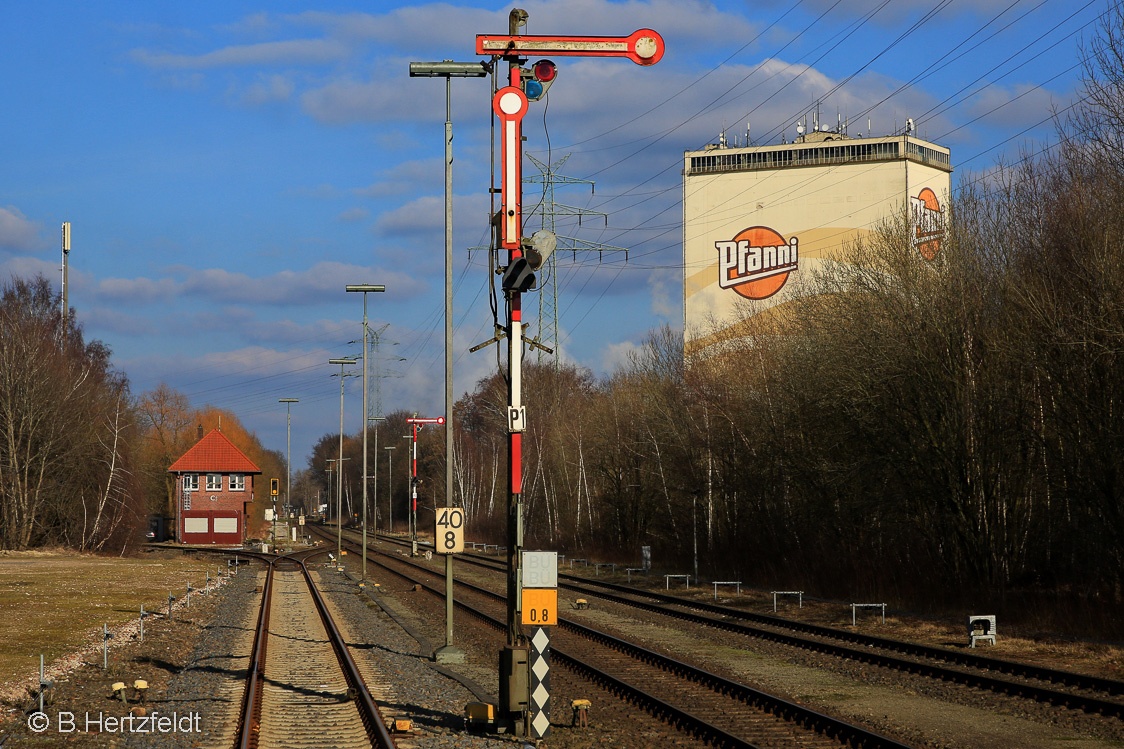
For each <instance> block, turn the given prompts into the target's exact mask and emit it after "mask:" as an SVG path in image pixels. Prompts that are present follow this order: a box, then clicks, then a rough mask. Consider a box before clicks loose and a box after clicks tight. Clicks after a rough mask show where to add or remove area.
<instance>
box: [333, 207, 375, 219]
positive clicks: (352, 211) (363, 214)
mask: <svg viewBox="0 0 1124 749" xmlns="http://www.w3.org/2000/svg"><path fill="white" fill-rule="evenodd" d="M370 215H371V212H370V211H368V210H367V209H366V208H348V209H347V210H346V211H343V212H342V213H340V214H339V215H338V216H336V221H342V222H344V223H354V222H356V221H363V220H364V219H366V218H368V217H369V216H370Z"/></svg>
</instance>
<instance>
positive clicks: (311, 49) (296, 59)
mask: <svg viewBox="0 0 1124 749" xmlns="http://www.w3.org/2000/svg"><path fill="white" fill-rule="evenodd" d="M347 54H348V50H347V48H346V47H345V46H344V45H343V44H341V43H340V42H337V41H334V40H331V39H293V40H289V41H281V42H261V43H259V44H243V45H234V46H229V47H223V48H222V49H217V50H214V51H212V52H204V53H203V54H199V55H187V54H176V53H173V52H159V51H155V52H154V51H149V50H146V49H134V50H133V51H132V52H131V53H130V56H131V57H132V59H133V60H134V61H135V62H137V63H139V64H141V65H144V66H146V67H150V68H163V69H174V70H201V69H206V68H229V67H245V66H253V65H302V64H322V63H328V62H335V61H337V60H340V59H342V58H344V57H346V56H347Z"/></svg>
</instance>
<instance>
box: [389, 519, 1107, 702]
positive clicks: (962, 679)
mask: <svg viewBox="0 0 1124 749" xmlns="http://www.w3.org/2000/svg"><path fill="white" fill-rule="evenodd" d="M387 540H389V541H391V542H392V543H398V540H397V539H393V538H390V539H387ZM458 557H459V558H460V560H461V561H463V562H467V563H470V564H474V565H477V566H479V567H483V568H485V569H488V570H491V571H494V572H501V573H502V572H504V571H505V570H506V567H505V566H504V565H503V564H502V563H501V562H499V561H498V560H495V559H493V558H490V557H486V556H482V555H477V554H471V553H465V554H461V555H458ZM558 578H559V583H558V585H559V587H560V588H565V589H567V590H571V591H574V592H575V593H578V594H580V595H583V596H596V597H598V598H601V599H604V600H607V601H612V602H614V603H617V604H621V605H624V606H629V607H633V608H637V609H641V610H644V611H648V612H652V613H656V614H662V615H665V616H669V617H673V618H676V619H680V620H683V621H687V622H690V623H691V624H695V625H699V626H705V627H712V628H715V629H721V630H725V631H729V632H735V633H737V634H740V635H744V636H746V637H750V638H755V639H762V640H768V641H770V642H775V643H779V644H781V645H785V646H788V647H793V648H798V649H802V650H808V651H814V652H818V653H823V654H825V655H830V656H833V657H837V658H843V659H848V660H853V661H857V662H860V663H865V664H870V665H873V666H877V667H879V668H886V669H891V670H896V671H901V672H904V673H910V674H915V675H918V676H923V677H926V678H930V679H935V680H939V681H943V682H948V683H955V684H962V685H965V686H969V687H974V688H979V689H987V690H990V691H992V692H995V693H997V694H1003V695H1009V696H1013V697H1021V698H1025V699H1031V700H1035V701H1038V702H1041V703H1045V704H1049V705H1054V706H1058V707H1063V708H1068V709H1072V710H1080V711H1083V712H1087V713H1093V714H1098V715H1104V716H1108V717H1113V718H1117V719H1124V700H1121V699H1120V698H1121V696H1124V682H1120V681H1115V680H1112V679H1104V678H1100V677H1095V676H1089V675H1085V674H1079V673H1075V672H1073V671H1064V670H1060V669H1052V668H1045V667H1041V666H1035V665H1032V664H1026V663H1018V662H1014V661H1007V660H1002V659H999V658H991V657H988V656H983V655H977V654H975V653H965V652H962V651H956V650H949V649H945V648H938V647H932V646H927V645H922V644H918V643H911V642H905V641H901V640H892V639H889V638H884V637H876V636H873V635H867V634H863V633H860V632H850V631H846V630H841V629H836V628H833V627H825V626H821V625H817V624H810V623H807V622H800V621H795V620H791V619H784V618H782V617H776V616H769V615H766V614H756V613H753V612H749V611H745V610H742V609H736V608H731V607H727V606H720V605H717V604H710V603H707V602H706V601H685V600H683V599H681V598H678V597H676V596H672V595H664V594H661V593H659V592H656V591H647V590H641V589H638V588H632V587H629V586H624V585H619V584H615V583H610V582H602V581H591V580H588V579H586V578H580V577H577V576H574V575H567V574H564V573H561V572H559V575H558ZM1007 677H1013V678H1007Z"/></svg>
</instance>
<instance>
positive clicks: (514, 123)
mask: <svg viewBox="0 0 1124 749" xmlns="http://www.w3.org/2000/svg"><path fill="white" fill-rule="evenodd" d="M527 17H528V16H527V12H526V11H525V10H522V9H520V8H515V9H513V10H512V11H511V13H510V15H509V16H508V27H509V28H508V32H509V33H508V35H507V36H499V35H492V34H480V35H477V37H476V53H477V54H479V55H487V56H491V57H492V58H493V63H492V64H493V65H494V64H495V63H496V62H498V61H499V60H500V59H503V60H506V61H507V63H508V66H509V67H508V81H509V84H508V85H507V86H504V87H503V88H500V89H499V90H498V91H496V93H495V95H494V96H493V98H492V110H493V111H494V112H495V114H496V117H498V118H499V120H500V123H501V133H502V135H501V139H502V141H503V143H502V148H501V149H500V151H501V162H502V170H501V181H502V184H501V189H500V195H501V199H500V203H501V208H500V210H501V212H502V215H500V216H497V217H495V218H496V219H498V220H497V221H496V223H497V224H498V226H499V235H500V236H499V247H500V248H502V249H504V250H507V252H508V266H509V267H510V266H512V264H514V263H515V262H516V261H519V260H522V259H523V245H524V240H523V216H522V202H523V196H522V174H521V172H522V160H523V133H522V125H523V117H524V116H525V115H526V114H527V108H528V99H527V96H526V94H525V93H524V91H523V88H522V82H523V80H524V76H523V71H522V69H521V68H520V65H521V64H522V63H524V62H526V59H525V58H527V57H535V56H539V55H549V56H551V57H624V58H628V59H630V60H632V61H633V62H635V63H637V64H639V65H653V64H655V63H657V62H659V60H660V58H662V57H663V53H664V42H663V38H662V37H661V36H660V35H659V34H658V33H656V32H655V31H652V30H651V29H641V30H639V31H636V32H634V33H632V34H630V35H629V36H627V37H606V36H522V35H520V34H519V33H518V31H519V28H520V27H521V26H524V25H525V24H526V22H527ZM521 293H522V290H521V288H520V287H519V286H518V285H514V284H512V285H507V284H505V288H504V295H505V296H506V298H507V330H506V333H507V339H508V355H507V366H508V378H507V382H508V417H507V422H508V424H507V426H508V512H507V571H508V573H507V644H506V646H505V648H504V650H503V651H502V652H501V653H500V685H499V686H500V711H501V712H502V713H505V715H506V717H508V718H509V719H511V720H513V722H514V723H515V726H516V727H517V732H519V733H521V735H524V736H525V735H527V734H528V733H529V726H528V722H527V720H526V717H527V713H526V712H525V711H520V710H519V709H518V707H517V705H518V704H519V699H518V695H516V694H515V691H516V690H518V689H520V688H521V687H520V685H524V686H525V685H526V684H527V683H528V681H527V678H526V677H525V675H520V674H516V673H515V671H516V670H517V669H519V668H521V669H522V670H523V671H525V670H526V668H527V659H526V639H525V638H524V635H523V631H522V622H521V609H522V602H521V601H520V593H521V591H520V573H521V570H520V565H521V558H520V557H521V553H522V547H523V502H522V491H523V489H522V481H523V477H522V449H523V431H524V430H525V429H526V408H525V407H524V406H523V403H522V397H523V396H522V366H521V362H522V359H523V312H522V303H521ZM520 656H521V657H522V665H520V666H518V667H517V666H516V665H515V664H516V663H518V662H519V661H520Z"/></svg>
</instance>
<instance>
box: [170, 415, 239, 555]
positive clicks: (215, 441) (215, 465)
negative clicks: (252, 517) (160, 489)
mask: <svg viewBox="0 0 1124 749" xmlns="http://www.w3.org/2000/svg"><path fill="white" fill-rule="evenodd" d="M168 471H169V472H171V473H173V474H175V476H176V494H177V496H176V540H177V541H179V542H180V543H184V544H231V545H240V544H241V543H242V542H243V541H244V540H245V538H246V525H247V521H248V520H249V511H248V509H247V505H248V504H249V503H250V502H253V501H254V476H257V475H259V474H260V473H261V469H259V468H258V467H257V466H256V465H254V463H253V461H251V460H250V459H249V458H247V457H246V456H245V455H244V454H243V453H242V451H241V450H239V449H238V448H237V447H235V446H234V443H232V442H231V441H230V440H229V439H227V438H226V435H224V434H223V433H222V432H220V431H219V430H218V429H212V430H211V431H210V432H209V433H208V434H207V435H205V436H204V437H203V438H202V439H200V440H199V441H198V442H196V443H195V445H194V446H193V447H192V448H191V449H190V450H188V451H187V452H186V453H184V454H183V455H182V456H181V457H180V459H179V460H177V461H176V462H175V463H173V464H172V465H171V467H170V468H168Z"/></svg>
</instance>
